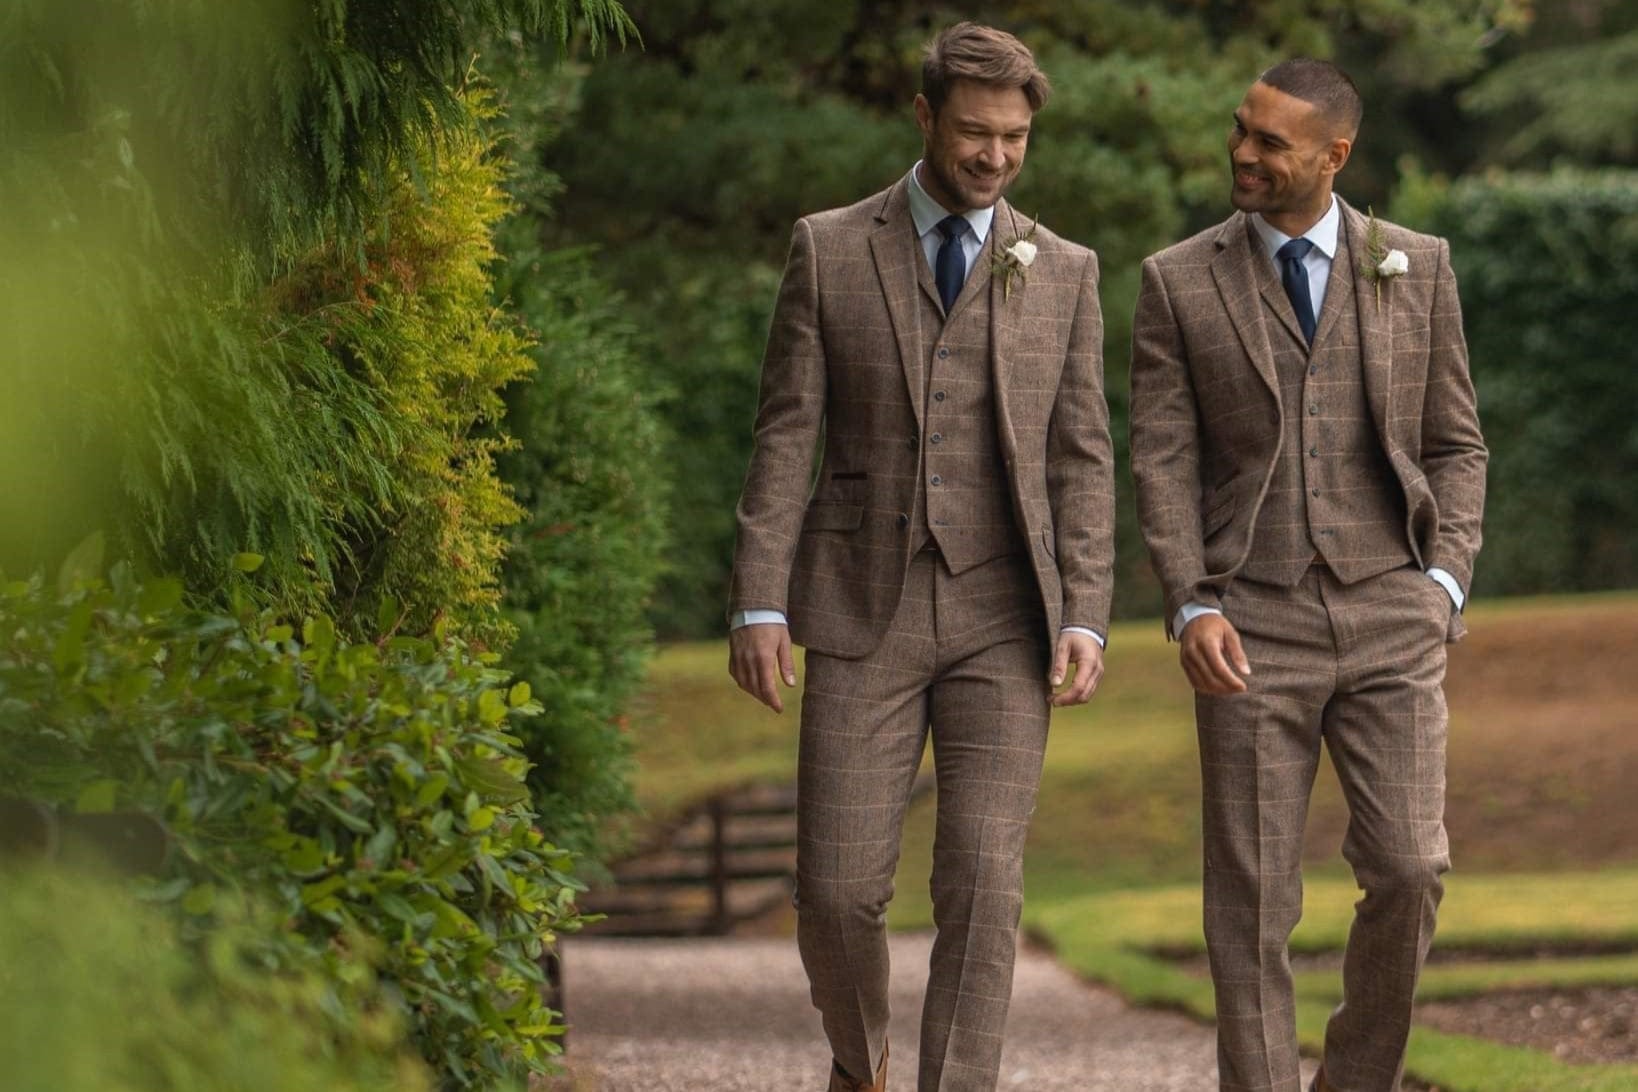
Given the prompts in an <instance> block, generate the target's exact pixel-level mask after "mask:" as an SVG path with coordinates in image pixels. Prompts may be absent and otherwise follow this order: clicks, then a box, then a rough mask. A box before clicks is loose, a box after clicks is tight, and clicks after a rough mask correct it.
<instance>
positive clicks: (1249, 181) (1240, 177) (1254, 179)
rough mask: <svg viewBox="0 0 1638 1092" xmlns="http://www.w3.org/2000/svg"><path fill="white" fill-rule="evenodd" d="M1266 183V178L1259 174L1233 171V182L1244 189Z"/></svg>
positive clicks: (1254, 187)
mask: <svg viewBox="0 0 1638 1092" xmlns="http://www.w3.org/2000/svg"><path fill="white" fill-rule="evenodd" d="M1267 183H1268V179H1266V178H1264V177H1263V176H1262V175H1260V174H1250V173H1248V172H1246V171H1235V172H1234V184H1235V185H1236V186H1240V187H1242V188H1244V189H1248V190H1249V189H1256V188H1257V187H1258V186H1262V185H1266V184H1267Z"/></svg>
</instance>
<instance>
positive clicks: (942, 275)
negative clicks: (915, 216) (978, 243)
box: [933, 216, 972, 315]
mask: <svg viewBox="0 0 1638 1092" xmlns="http://www.w3.org/2000/svg"><path fill="white" fill-rule="evenodd" d="M971 227H972V225H971V224H969V223H967V219H966V217H964V216H946V217H945V218H944V219H942V220H940V221H939V222H938V231H939V234H940V235H942V236H944V241H943V242H942V243H940V244H939V245H938V258H937V260H935V261H934V262H933V280H934V281H936V282H937V283H938V298H939V300H940V301H942V302H943V304H944V313H945V314H946V315H948V314H949V313H950V308H952V307H954V306H955V301H956V297H957V296H959V295H961V286H962V284H964V283H965V282H966V280H967V255H966V253H965V252H964V251H963V250H962V248H961V237H962V236H963V235H965V234H967V232H968V230H969V229H970V228H971Z"/></svg>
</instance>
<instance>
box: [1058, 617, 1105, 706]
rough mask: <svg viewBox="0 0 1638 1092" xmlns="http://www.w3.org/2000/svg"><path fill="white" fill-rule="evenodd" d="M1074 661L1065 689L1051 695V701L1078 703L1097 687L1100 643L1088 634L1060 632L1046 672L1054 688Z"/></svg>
mask: <svg viewBox="0 0 1638 1092" xmlns="http://www.w3.org/2000/svg"><path fill="white" fill-rule="evenodd" d="M1070 664H1074V665H1075V675H1074V678H1073V681H1071V682H1070V684H1069V686H1068V688H1067V689H1065V690H1063V691H1062V692H1061V693H1057V694H1054V695H1052V704H1053V705H1081V704H1083V703H1085V701H1086V699H1088V698H1090V697H1091V696H1092V692H1093V691H1094V690H1096V689H1097V688H1098V680H1099V679H1101V678H1103V646H1102V645H1100V644H1098V642H1097V641H1095V640H1094V639H1093V638H1092V637H1091V635H1090V634H1086V633H1061V634H1059V635H1058V651H1057V654H1056V655H1054V656H1053V657H1052V674H1051V675H1049V676H1048V679H1049V681H1050V682H1051V683H1052V685H1053V687H1054V689H1056V688H1057V687H1059V686H1062V685H1063V681H1064V679H1065V678H1068V677H1069V665H1070Z"/></svg>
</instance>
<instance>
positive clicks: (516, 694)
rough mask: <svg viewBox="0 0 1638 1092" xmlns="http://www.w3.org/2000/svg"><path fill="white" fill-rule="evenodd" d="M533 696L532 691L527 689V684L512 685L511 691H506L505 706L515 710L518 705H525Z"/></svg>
mask: <svg viewBox="0 0 1638 1092" xmlns="http://www.w3.org/2000/svg"><path fill="white" fill-rule="evenodd" d="M533 696H534V691H532V690H530V689H529V684H528V683H527V682H520V683H516V684H514V685H513V687H512V689H511V690H509V691H507V694H506V704H508V705H510V706H512V707H513V708H514V709H515V708H517V707H518V706H520V705H525V704H527V703H528V701H529V699H530V698H531V697H533Z"/></svg>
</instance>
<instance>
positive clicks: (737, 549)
mask: <svg viewBox="0 0 1638 1092" xmlns="http://www.w3.org/2000/svg"><path fill="white" fill-rule="evenodd" d="M819 319H820V315H819V269H818V261H817V258H816V256H815V252H814V242H813V229H812V227H811V226H810V224H809V223H808V221H807V220H805V219H804V220H799V221H797V224H796V227H795V228H794V229H793V230H792V232H791V246H790V253H789V256H788V257H787V259H786V262H785V274H784V279H783V280H782V281H781V282H780V286H779V298H778V302H777V303H776V304H775V307H774V315H773V325H772V328H771V329H770V330H769V333H768V345H767V350H766V352H765V353H764V355H763V358H762V386H761V393H760V396H759V399H758V404H757V414H756V426H755V438H754V443H753V448H752V452H751V463H750V468H749V469H748V470H747V472H746V475H745V487H744V489H743V490H742V492H741V493H740V499H739V507H738V510H737V517H738V535H737V538H736V541H735V545H734V572H733V581H732V585H731V588H730V591H729V599H728V612H729V614H730V616H731V615H732V614H733V613H734V612H735V611H741V610H755V609H767V610H778V611H783V610H785V609H786V602H785V600H786V595H787V592H788V587H789V583H790V572H791V562H792V559H793V558H794V556H795V553H796V544H797V538H798V536H799V535H800V533H801V530H802V517H803V514H804V512H805V511H806V509H807V501H808V492H809V485H810V482H811V480H812V473H813V460H814V455H815V453H816V451H817V449H818V445H819V438H820V429H821V427H822V424H823V421H824V409H825V353H824V343H823V339H822V338H821V336H820V327H819Z"/></svg>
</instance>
